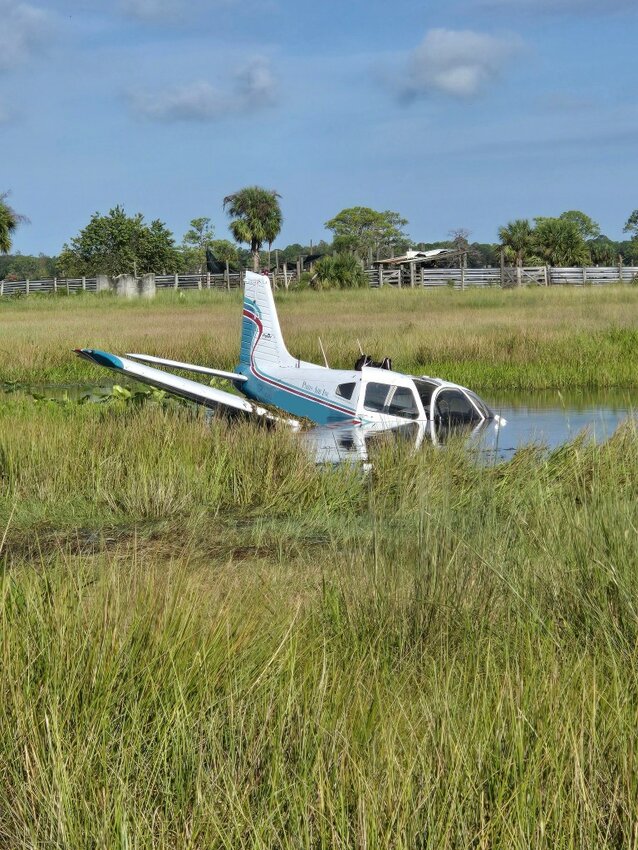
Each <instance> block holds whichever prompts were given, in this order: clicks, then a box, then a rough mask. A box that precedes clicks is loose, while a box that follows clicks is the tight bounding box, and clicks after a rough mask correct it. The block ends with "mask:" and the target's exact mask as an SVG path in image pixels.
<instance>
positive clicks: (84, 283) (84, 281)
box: [82, 277, 86, 292]
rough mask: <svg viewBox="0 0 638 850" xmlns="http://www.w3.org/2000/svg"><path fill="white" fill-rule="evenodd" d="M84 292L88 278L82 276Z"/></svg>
mask: <svg viewBox="0 0 638 850" xmlns="http://www.w3.org/2000/svg"><path fill="white" fill-rule="evenodd" d="M82 292H86V278H85V277H83V278H82Z"/></svg>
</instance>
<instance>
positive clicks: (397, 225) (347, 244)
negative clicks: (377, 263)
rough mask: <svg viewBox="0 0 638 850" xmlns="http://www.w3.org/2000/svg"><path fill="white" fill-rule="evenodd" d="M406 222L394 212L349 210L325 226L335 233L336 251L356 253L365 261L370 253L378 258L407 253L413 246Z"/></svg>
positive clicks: (369, 209)
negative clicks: (404, 229) (405, 230)
mask: <svg viewBox="0 0 638 850" xmlns="http://www.w3.org/2000/svg"><path fill="white" fill-rule="evenodd" d="M407 223H408V221H407V219H405V218H402V217H401V216H400V215H399V213H397V212H392V211H391V210H385V211H384V212H379V211H378V210H373V209H371V208H370V207H348V208H347V209H344V210H341V212H340V213H338V214H337V215H336V216H335V217H334V218H331V219H330V220H329V221H327V222H326V223H325V225H324V227H327V228H328V230H332V232H333V233H334V241H333V247H334V249H335V250H336V251H339V252H344V251H345V252H350V253H353V254H357V255H358V256H359V257H360V258H361V259H363V260H365V259H366V258H367V257H368V255H369V254H370V253H372V255H373V256H375V257H376V258H377V259H379V258H380V257H381V255H382V254H386V255H391V254H395V253H399V252H401V251H405V250H406V249H407V248H408V247H409V246H410V238H409V237H408V235H407V234H406V233H405V232H404V231H403V228H404V227H405V225H406V224H407Z"/></svg>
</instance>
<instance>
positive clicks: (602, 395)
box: [484, 389, 638, 455]
mask: <svg viewBox="0 0 638 850" xmlns="http://www.w3.org/2000/svg"><path fill="white" fill-rule="evenodd" d="M484 398H485V401H486V402H487V403H488V404H489V405H490V407H491V408H492V410H493V411H494V412H495V413H498V414H499V415H501V416H503V417H504V418H505V419H506V420H507V425H506V426H505V427H503V428H501V429H499V431H498V432H497V433H496V434H494V435H489V434H486V435H485V439H486V445H490V443H492V445H491V447H492V448H497V450H498V454H499V455H508V454H511V453H513V452H514V451H516V449H517V448H519V447H520V446H524V445H529V444H530V443H537V444H542V445H546V446H547V447H548V448H556V447H557V446H560V445H562V444H563V443H566V442H568V441H569V440H572V439H574V437H576V436H578V434H581V433H582V432H583V431H586V432H587V434H588V435H589V436H591V437H592V438H593V439H595V440H598V441H600V440H605V439H607V437H610V436H611V435H612V434H613V433H614V431H615V430H616V428H617V427H618V426H619V425H620V424H621V422H624V421H625V420H626V419H627V418H628V417H629V416H633V411H634V410H638V389H635V390H597V391H595V392H588V391H586V390H583V391H580V392H577V393H576V392H572V393H569V392H565V391H560V390H543V391H537V392H525V393H500V394H498V395H496V394H494V395H490V394H489V393H486V394H485V395H484Z"/></svg>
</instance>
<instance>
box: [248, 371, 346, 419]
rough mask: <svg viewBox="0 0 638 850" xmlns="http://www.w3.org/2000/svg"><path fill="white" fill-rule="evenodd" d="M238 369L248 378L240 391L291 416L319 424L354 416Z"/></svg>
mask: <svg viewBox="0 0 638 850" xmlns="http://www.w3.org/2000/svg"><path fill="white" fill-rule="evenodd" d="M238 371H239V372H240V373H241V374H243V375H246V376H247V378H248V380H247V381H245V382H244V383H243V384H242V385H241V391H242V392H243V393H244V394H245V395H246V396H247V397H248V398H251V399H253V400H254V401H259V402H261V403H262V404H272V405H274V406H275V407H279V408H280V409H281V410H285V411H286V412H287V413H290V414H291V415H293V416H301V417H303V418H304V419H310V420H312V421H313V422H316V423H318V424H319V425H332V424H334V423H336V422H348V421H350V420H351V419H352V418H353V417H354V411H353V412H351V413H341V412H340V411H338V410H333V409H332V408H330V407H327V406H326V405H325V404H322V403H321V402H320V401H314V400H313V399H310V398H306V397H304V396H301V395H298V394H297V392H299V391H297V392H296V391H295V390H294V389H293V388H291V389H290V390H288V389H284V388H281V387H276V386H273V385H272V384H269V383H267V382H266V381H264V380H262V379H261V378H257V377H255V375H253V374H252V372H251V371H250V369H247V368H245V367H243V366H240V368H239V369H238ZM278 383H279V382H278Z"/></svg>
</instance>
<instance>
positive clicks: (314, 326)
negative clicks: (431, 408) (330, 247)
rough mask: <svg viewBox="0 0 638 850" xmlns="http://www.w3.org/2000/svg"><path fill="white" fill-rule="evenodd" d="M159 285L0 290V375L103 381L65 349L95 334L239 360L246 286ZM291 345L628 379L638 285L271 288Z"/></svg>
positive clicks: (540, 380)
mask: <svg viewBox="0 0 638 850" xmlns="http://www.w3.org/2000/svg"><path fill="white" fill-rule="evenodd" d="M182 296H183V297H180V294H175V293H171V292H169V293H161V294H160V295H159V296H158V297H157V299H156V300H154V301H151V302H149V301H144V302H141V301H140V302H127V301H122V300H118V299H117V298H115V297H104V298H103V297H96V296H94V295H87V296H84V297H82V296H78V297H73V298H64V299H60V300H58V301H55V300H53V299H37V298H34V299H33V300H29V299H23V300H22V301H18V302H15V303H11V302H7V301H3V302H2V303H0V384H1V383H2V382H3V381H10V380H12V381H13V380H15V381H20V382H24V383H29V382H31V383H46V382H51V381H54V382H63V381H83V382H91V381H100V380H104V379H105V376H106V374H107V373H106V372H102V371H100V370H99V369H97V367H95V366H92V365H91V364H89V363H87V362H86V361H82V360H79V359H78V358H75V357H73V355H72V354H71V349H73V348H80V347H92V348H102V349H106V350H111V351H114V352H119V353H124V352H126V351H138V352H139V351H146V352H148V353H149V354H158V355H162V356H165V357H172V358H175V359H178V360H186V361H189V362H202V363H208V364H216V365H218V366H219V367H220V368H229V369H231V368H234V366H235V365H236V362H237V357H238V351H239V335H240V323H241V294H240V293H239V292H233V293H230V294H229V293H219V292H210V293H207V292H193V293H188V294H183V293H182ZM277 299H278V304H279V313H280V319H281V324H282V328H283V331H284V335H285V337H286V341H287V343H288V345H289V348H290V350H291V351H292V352H293V353H294V354H295V355H297V356H300V357H302V358H304V359H306V360H310V361H314V362H322V355H321V351H320V348H319V343H318V338H319V337H321V339H322V341H323V344H324V348H325V350H326V352H327V355H328V358H329V361H330V364H331V365H333V366H336V367H343V368H350V367H351V366H352V364H353V363H354V361H355V359H356V358H357V357H358V354H359V347H358V344H357V339H358V340H359V341H360V342H361V344H362V346H363V348H364V350H366V351H368V352H370V353H372V354H374V355H375V357H377V358H380V357H381V356H383V355H386V354H387V355H389V356H391V357H392V358H393V361H394V364H395V366H396V368H398V369H401V370H404V371H408V372H413V373H417V374H422V373H426V374H430V375H438V376H440V377H444V378H449V379H450V380H454V381H457V382H460V383H462V384H465V385H468V386H472V387H475V388H477V389H482V390H505V389H509V390H514V389H525V390H530V389H543V388H547V387H559V388H571V389H574V388H586V387H590V388H605V387H634V386H636V381H637V379H636V372H635V367H634V363H635V360H636V353H637V351H638V334H637V332H636V321H637V319H638V288H636V287H629V286H623V287H592V288H587V289H580V290H570V289H563V288H558V287H552V288H549V289H545V288H544V287H540V288H536V289H533V288H530V289H520V290H511V291H503V290H500V289H498V290H487V291H480V292H471V291H468V292H454V291H447V290H445V291H440V292H438V291H436V292H430V291H422V290H414V291H412V290H409V291H406V290H402V291H397V290H393V289H392V290H391V289H388V288H384V289H383V290H357V291H350V292H346V291H329V292H296V293H293V292H289V293H279V294H278V295H277Z"/></svg>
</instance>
